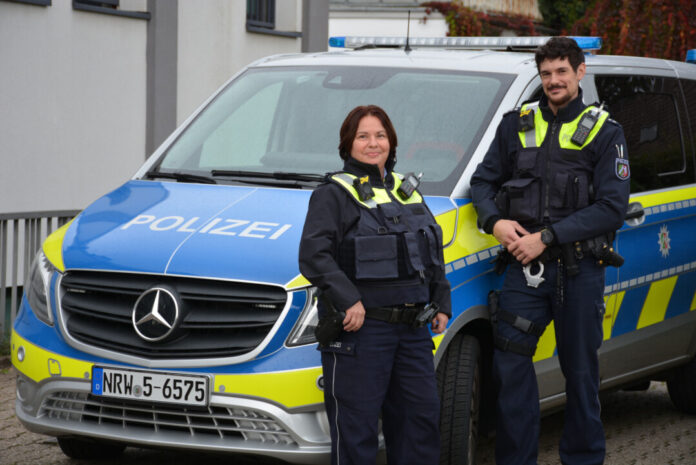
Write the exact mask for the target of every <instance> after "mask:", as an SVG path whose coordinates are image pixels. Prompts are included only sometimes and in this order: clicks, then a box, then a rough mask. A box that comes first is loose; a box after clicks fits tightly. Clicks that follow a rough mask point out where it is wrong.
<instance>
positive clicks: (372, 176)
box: [299, 105, 451, 465]
mask: <svg viewBox="0 0 696 465" xmlns="http://www.w3.org/2000/svg"><path fill="white" fill-rule="evenodd" d="M396 145H397V140H396V133H395V131H394V128H393V126H392V124H391V121H390V120H389V117H388V116H387V114H386V113H385V112H384V110H382V109H381V108H379V107H377V106H374V105H369V106H359V107H357V108H355V109H353V110H352V111H351V112H350V113H349V114H348V116H347V117H346V119H345V121H344V122H343V125H342V126H341V130H340V144H339V147H338V148H339V152H340V156H341V158H342V159H343V160H345V164H344V167H343V171H342V172H339V173H335V174H334V175H332V176H330V177H329V178H328V180H329V182H327V183H325V184H323V185H321V186H320V187H319V188H317V189H316V190H315V191H314V193H313V194H312V198H311V200H310V203H309V210H308V212H307V218H306V220H305V225H304V230H303V233H302V241H301V243H300V259H299V263H300V270H301V271H302V274H303V275H304V276H305V277H306V278H307V279H308V280H309V281H310V282H312V284H314V285H316V286H317V287H318V288H319V289H320V290H321V292H322V294H323V298H322V299H321V300H320V301H321V302H324V304H320V313H321V314H324V315H325V314H326V313H327V312H328V309H327V308H326V307H327V306H330V307H333V309H335V310H337V311H339V312H345V318H343V319H342V324H343V331H341V333H340V335H339V336H338V338H337V339H336V340H335V341H334V342H331V343H328V344H324V345H321V346H320V350H321V351H322V366H323V369H324V380H325V385H324V401H325V404H326V411H327V415H328V417H329V424H330V428H331V442H332V450H331V458H332V463H334V464H338V463H340V464H341V465H347V464H360V465H363V464H367V463H374V462H375V458H376V455H377V449H378V439H377V436H378V419H379V416H380V410H381V412H382V426H383V432H384V438H385V442H386V449H387V460H388V462H389V463H392V464H399V465H405V464H418V465H428V464H436V463H438V462H439V428H438V422H439V400H438V396H437V390H436V389H437V387H436V382H435V373H434V365H433V356H432V349H433V343H432V339H431V337H430V334H429V332H428V330H427V328H426V327H424V324H425V323H427V322H428V321H430V322H431V327H432V330H433V331H434V332H435V333H441V332H442V331H444V329H445V327H446V326H447V322H448V319H449V316H450V315H451V311H450V288H449V283H448V281H447V279H446V278H445V275H444V268H443V256H442V233H441V230H440V227H439V226H438V225H437V223H435V220H434V218H433V216H432V214H431V213H430V211H429V210H428V208H427V207H426V205H425V203H424V202H423V199H422V197H421V196H420V194H419V193H418V191H417V190H413V191H412V190H411V189H409V187H408V182H406V181H404V179H403V177H402V176H400V175H398V174H396V173H394V172H392V168H393V166H394V163H395V162H396ZM399 188H401V189H399ZM409 194H410V195H409ZM424 318H425V319H426V321H422V320H423V319H424ZM419 322H420V324H419Z"/></svg>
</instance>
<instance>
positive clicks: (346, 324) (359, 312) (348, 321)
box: [343, 300, 365, 332]
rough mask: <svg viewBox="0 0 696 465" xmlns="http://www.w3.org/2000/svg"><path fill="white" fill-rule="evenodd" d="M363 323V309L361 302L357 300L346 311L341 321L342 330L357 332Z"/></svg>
mask: <svg viewBox="0 0 696 465" xmlns="http://www.w3.org/2000/svg"><path fill="white" fill-rule="evenodd" d="M364 321H365V307H363V304H362V301H360V300H358V301H357V302H356V303H354V304H353V305H352V306H351V307H350V308H349V309H348V310H346V317H345V318H344V319H343V329H344V330H346V331H348V332H351V331H357V330H359V329H360V328H361V327H362V325H363V322H364Z"/></svg>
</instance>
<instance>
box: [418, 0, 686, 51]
mask: <svg viewBox="0 0 696 465" xmlns="http://www.w3.org/2000/svg"><path fill="white" fill-rule="evenodd" d="M422 5H423V6H424V7H426V14H428V15H429V14H430V13H431V12H432V11H433V10H435V11H439V12H440V13H441V14H442V15H443V16H444V17H445V21H446V22H447V24H448V26H449V32H448V33H447V35H448V36H498V35H500V34H501V32H503V31H504V30H511V31H514V32H515V33H516V34H517V35H525V36H533V35H538V34H537V31H536V29H535V26H534V23H533V22H532V19H531V18H527V17H525V16H519V15H510V16H505V15H502V14H492V13H488V14H487V13H484V12H480V11H476V10H473V9H471V8H468V7H465V6H464V5H462V3H461V1H460V0H452V2H444V1H442V2H425V3H423V4H422ZM561 33H562V34H568V35H589V36H600V37H602V38H603V39H604V45H603V46H602V50H601V51H600V53H602V54H608V55H633V56H645V57H656V58H666V59H671V60H678V61H683V60H684V58H685V57H686V51H687V50H689V49H696V2H694V1H692V0H595V1H594V3H593V5H592V6H590V7H589V8H587V10H586V11H585V15H584V16H583V17H582V18H581V19H580V20H579V21H577V22H576V23H575V24H574V25H573V26H572V27H571V28H570V31H561Z"/></svg>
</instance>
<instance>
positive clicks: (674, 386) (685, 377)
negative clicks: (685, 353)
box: [667, 359, 696, 414]
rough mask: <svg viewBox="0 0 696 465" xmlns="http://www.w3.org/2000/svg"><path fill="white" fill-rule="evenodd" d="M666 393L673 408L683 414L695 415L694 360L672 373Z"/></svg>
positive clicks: (695, 371)
mask: <svg viewBox="0 0 696 465" xmlns="http://www.w3.org/2000/svg"><path fill="white" fill-rule="evenodd" d="M667 391H668V392H669V398H670V399H672V403H673V404H674V406H675V407H677V408H678V409H679V410H681V411H682V412H684V413H692V414H693V413H696V359H692V360H691V361H690V362H689V363H687V364H686V365H683V366H680V367H678V368H676V369H675V370H674V372H672V374H671V375H670V376H669V378H668V379H667Z"/></svg>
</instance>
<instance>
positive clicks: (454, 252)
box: [445, 203, 498, 263]
mask: <svg viewBox="0 0 696 465" xmlns="http://www.w3.org/2000/svg"><path fill="white" fill-rule="evenodd" d="M457 231H458V234H457V235H456V237H455V239H454V242H453V243H452V245H450V246H449V247H447V248H446V249H445V263H451V262H453V261H455V260H458V259H460V258H462V257H466V256H468V255H471V254H474V253H477V252H480V251H481V250H484V249H488V248H490V247H493V246H496V245H498V241H496V240H495V238H494V237H493V236H492V235H489V234H486V233H481V232H479V230H478V228H477V226H476V210H474V205H473V204H471V203H469V204H466V205H464V206H463V207H460V208H459V218H458V221H457Z"/></svg>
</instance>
